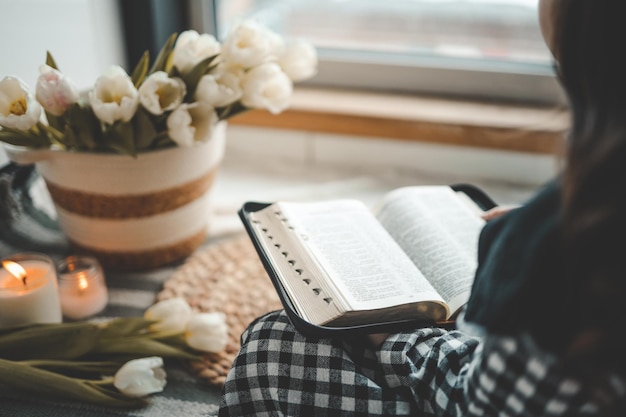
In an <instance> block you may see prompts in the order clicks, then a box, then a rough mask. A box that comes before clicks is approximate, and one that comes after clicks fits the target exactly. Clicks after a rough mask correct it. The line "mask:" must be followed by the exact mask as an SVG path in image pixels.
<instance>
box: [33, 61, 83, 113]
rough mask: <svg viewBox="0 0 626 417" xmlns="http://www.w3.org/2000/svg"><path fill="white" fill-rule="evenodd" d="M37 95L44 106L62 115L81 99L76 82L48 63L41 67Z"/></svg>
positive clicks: (50, 111) (51, 111) (47, 109)
mask: <svg viewBox="0 0 626 417" xmlns="http://www.w3.org/2000/svg"><path fill="white" fill-rule="evenodd" d="M35 96H36V97H37V101H39V103H40V104H41V105H42V106H43V108H44V109H45V110H46V111H47V112H48V113H50V114H52V115H54V116H61V115H62V114H63V113H65V110H67V108H68V107H69V106H70V105H72V104H74V103H76V102H77V101H78V99H79V94H78V89H77V88H76V85H74V82H72V80H70V79H69V78H68V77H66V76H65V75H64V74H63V73H61V72H60V71H58V70H56V69H54V68H52V67H50V66H48V65H41V66H40V67H39V78H37V85H36V88H35Z"/></svg>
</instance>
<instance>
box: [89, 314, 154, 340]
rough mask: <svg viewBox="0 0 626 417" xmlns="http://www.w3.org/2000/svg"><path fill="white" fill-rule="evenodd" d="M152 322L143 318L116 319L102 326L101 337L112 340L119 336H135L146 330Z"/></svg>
mask: <svg viewBox="0 0 626 417" xmlns="http://www.w3.org/2000/svg"><path fill="white" fill-rule="evenodd" d="M153 323H155V321H154V320H148V319H144V318H143V317H124V318H117V319H113V320H111V321H108V322H106V323H104V324H102V333H101V335H102V337H103V338H112V337H119V336H128V335H133V336H134V335H137V334H140V333H143V332H145V331H146V330H148V327H150V325H151V324H153Z"/></svg>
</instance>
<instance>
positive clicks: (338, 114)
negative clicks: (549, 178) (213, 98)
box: [229, 86, 569, 154]
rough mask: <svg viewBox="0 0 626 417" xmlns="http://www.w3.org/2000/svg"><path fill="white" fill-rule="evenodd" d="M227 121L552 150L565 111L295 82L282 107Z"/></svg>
mask: <svg viewBox="0 0 626 417" xmlns="http://www.w3.org/2000/svg"><path fill="white" fill-rule="evenodd" d="M229 123H231V124H233V125H242V126H254V127H266V128H275V129H292V130H303V131H310V132H319V133H333V134H344V135H354V136H363V137H376V138H389V139H397V140H407V141H415V142H427V143H436V144H442V145H461V146H468V147H477V148H487V149H492V150H506V151H514V152H515V151H517V152H527V153H536V154H555V153H557V152H558V151H559V149H560V148H561V141H562V137H563V132H564V131H565V130H566V129H567V126H568V124H569V114H568V112H567V110H566V109H565V108H562V107H546V106H543V107H541V106H524V105H519V104H508V103H507V104H503V103H490V102H477V101H469V100H456V99H443V98H432V97H417V96H409V95H394V94H385V93H374V92H364V91H348V90H338V89H321V88H310V87H309V88H302V87H299V86H297V87H296V88H295V91H294V95H293V97H292V100H291V105H290V107H289V108H288V109H287V110H285V111H284V112H283V113H281V114H278V115H270V114H268V113H267V112H265V111H260V110H255V111H250V112H247V113H244V114H241V115H239V116H237V117H235V118H233V119H231V120H230V121H229Z"/></svg>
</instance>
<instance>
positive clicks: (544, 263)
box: [220, 0, 626, 416]
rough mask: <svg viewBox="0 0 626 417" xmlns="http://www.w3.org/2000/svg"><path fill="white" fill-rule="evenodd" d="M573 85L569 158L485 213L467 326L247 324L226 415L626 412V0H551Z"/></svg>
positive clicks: (568, 85)
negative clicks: (514, 204) (343, 328)
mask: <svg viewBox="0 0 626 417" xmlns="http://www.w3.org/2000/svg"><path fill="white" fill-rule="evenodd" d="M539 11H540V13H539V18H540V23H541V28H542V32H543V35H544V38H545V40H546V42H547V44H548V45H549V46H550V48H551V50H552V53H553V55H554V57H555V60H556V62H557V70H558V75H559V78H560V80H561V82H562V85H563V87H564V89H565V91H566V92H567V94H568V97H569V101H570V106H571V114H572V125H571V132H570V133H569V135H568V152H567V156H566V161H565V162H566V164H565V169H564V172H563V173H562V175H561V176H559V178H557V179H555V180H554V181H552V182H550V183H549V184H547V185H546V186H545V187H543V189H542V190H541V191H540V192H539V193H538V194H537V195H536V196H535V197H534V198H532V199H531V200H530V201H529V202H527V203H526V204H525V205H524V206H522V207H520V208H516V209H513V210H511V211H510V212H507V213H506V214H503V215H501V216H495V217H494V218H492V219H491V220H489V221H488V223H487V225H486V226H485V228H484V230H483V232H482V234H481V237H480V242H479V267H478V269H477V272H476V281H475V284H474V287H473V290H472V296H471V298H470V301H469V303H468V306H467V309H466V311H465V314H464V317H463V318H462V320H461V322H460V324H459V327H460V330H454V331H446V330H443V329H437V328H420V329H415V330H414V331H412V332H406V333H399V334H391V335H387V334H383V335H370V336H368V337H367V338H364V339H363V340H328V339H322V340H313V339H307V338H305V337H304V336H302V335H300V334H299V333H297V331H296V330H295V329H294V328H293V327H292V326H291V324H290V323H289V320H288V319H287V317H286V316H285V314H284V313H282V312H276V313H271V314H269V315H266V316H264V317H261V318H260V319H258V320H257V321H255V322H254V323H252V324H251V325H250V327H249V328H248V330H247V331H246V332H245V333H244V334H243V336H242V348H241V351H240V353H239V355H238V357H237V359H236V360H235V362H234V364H233V368H232V370H231V372H230V374H229V376H228V379H227V382H226V385H225V388H224V395H223V397H222V403H221V408H220V415H221V416H227V415H233V416H235V415H237V416H244V415H257V416H263V415H268V416H269V415H289V416H298V415H300V416H305V415H318V416H321V415H437V416H491V415H506V416H557V415H559V416H560V415H567V416H572V415H601V416H608V415H614V416H624V415H626V355H624V353H626V343H625V342H624V341H622V339H623V337H621V335H620V333H621V332H622V330H623V329H624V324H623V323H624V320H626V265H625V264H624V262H623V261H622V259H623V258H625V256H624V255H623V252H624V249H623V246H622V245H621V244H620V243H619V242H621V240H622V238H623V236H626V191H625V190H626V64H625V62H626V60H624V59H622V57H621V56H620V53H621V51H622V50H623V46H622V43H623V41H624V40H626V25H624V24H623V16H625V15H626V13H625V12H626V2H622V1H621V0H540V1H539Z"/></svg>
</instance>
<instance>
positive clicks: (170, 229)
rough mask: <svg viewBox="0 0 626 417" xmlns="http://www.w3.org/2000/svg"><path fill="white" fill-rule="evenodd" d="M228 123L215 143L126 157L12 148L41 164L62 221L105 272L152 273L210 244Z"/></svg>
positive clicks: (20, 157) (20, 158)
mask: <svg viewBox="0 0 626 417" xmlns="http://www.w3.org/2000/svg"><path fill="white" fill-rule="evenodd" d="M225 130H226V122H220V123H219V124H218V125H217V126H216V128H215V130H214V133H213V136H212V137H211V139H210V140H209V141H207V142H205V143H200V144H197V145H195V146H193V147H174V148H167V149H161V150H155V151H150V152H144V153H140V154H139V155H138V156H137V158H133V157H131V156H127V155H117V154H103V153H87V152H67V151H56V150H41V151H39V150H29V149H25V148H19V147H7V148H6V150H7V154H8V155H9V158H10V159H11V160H13V161H15V162H17V163H21V164H30V163H34V164H35V165H36V168H37V171H38V172H39V174H40V175H41V176H42V177H43V179H44V180H45V182H46V185H47V187H48V191H49V192H50V196H51V198H52V200H53V202H54V204H55V208H56V211H57V216H58V222H59V225H60V227H61V229H62V230H63V232H64V233H65V235H66V236H67V238H68V239H69V241H70V242H71V243H72V245H73V246H74V247H75V248H76V249H77V250H78V251H79V252H86V253H89V254H92V255H93V256H95V257H96V258H98V260H100V262H101V263H102V264H103V265H104V266H105V267H110V268H115V269H125V270H137V269H151V268H155V267H159V266H163V265H166V264H169V263H172V262H174V261H177V260H181V259H183V258H184V257H186V256H188V255H189V254H191V253H192V252H193V251H194V250H195V249H196V248H197V247H198V246H200V245H201V244H202V243H203V241H204V240H205V239H206V236H207V232H208V226H209V220H210V213H211V189H212V184H213V180H214V178H215V175H216V172H217V169H218V167H219V165H220V162H221V160H222V157H223V154H224V141H225V134H226V132H225Z"/></svg>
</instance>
